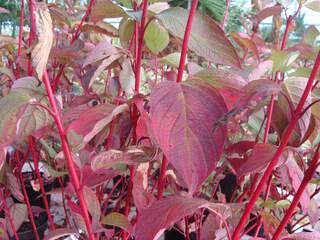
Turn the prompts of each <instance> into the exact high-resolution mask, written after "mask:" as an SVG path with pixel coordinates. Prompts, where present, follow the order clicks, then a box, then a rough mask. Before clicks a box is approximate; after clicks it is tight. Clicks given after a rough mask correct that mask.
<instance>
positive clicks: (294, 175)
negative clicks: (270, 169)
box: [285, 157, 310, 213]
mask: <svg viewBox="0 0 320 240" xmlns="http://www.w3.org/2000/svg"><path fill="white" fill-rule="evenodd" d="M285 166H286V169H287V171H288V175H289V178H290V180H291V185H292V187H293V189H294V190H295V192H297V191H298V189H299V187H300V184H301V182H302V179H303V177H304V173H303V171H302V170H301V168H300V167H299V165H298V164H297V162H296V161H295V159H294V158H293V157H291V158H289V160H288V161H287V162H286V163H285ZM300 204H301V207H302V210H303V212H304V213H307V212H308V209H309V205H310V197H309V192H308V188H305V190H304V191H303V193H302V195H301V198H300Z"/></svg>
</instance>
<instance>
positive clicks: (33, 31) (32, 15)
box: [28, 0, 36, 76]
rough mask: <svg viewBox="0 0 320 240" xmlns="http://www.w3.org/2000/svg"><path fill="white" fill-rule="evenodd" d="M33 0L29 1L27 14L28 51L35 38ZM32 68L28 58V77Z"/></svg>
mask: <svg viewBox="0 0 320 240" xmlns="http://www.w3.org/2000/svg"><path fill="white" fill-rule="evenodd" d="M34 4H35V3H34V0H29V14H30V34H29V49H31V47H32V44H33V41H34V39H35V37H36V19H35V5H34ZM32 73H33V67H32V62H31V59H30V58H28V75H29V76H32Z"/></svg>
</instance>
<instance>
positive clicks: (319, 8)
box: [304, 0, 320, 12]
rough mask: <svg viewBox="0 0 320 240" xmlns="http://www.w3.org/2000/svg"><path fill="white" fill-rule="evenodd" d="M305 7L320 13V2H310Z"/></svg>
mask: <svg viewBox="0 0 320 240" xmlns="http://www.w3.org/2000/svg"><path fill="white" fill-rule="evenodd" d="M304 6H305V7H306V8H309V9H311V10H313V11H316V12H320V0H314V1H308V2H307V3H306V4H305V5H304Z"/></svg>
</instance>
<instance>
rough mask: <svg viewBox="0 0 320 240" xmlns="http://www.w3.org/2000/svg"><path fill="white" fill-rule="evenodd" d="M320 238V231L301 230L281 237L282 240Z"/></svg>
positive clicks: (313, 239) (311, 239)
mask: <svg viewBox="0 0 320 240" xmlns="http://www.w3.org/2000/svg"><path fill="white" fill-rule="evenodd" d="M316 239H320V232H299V233H293V234H290V235H288V236H285V237H283V238H281V240H316Z"/></svg>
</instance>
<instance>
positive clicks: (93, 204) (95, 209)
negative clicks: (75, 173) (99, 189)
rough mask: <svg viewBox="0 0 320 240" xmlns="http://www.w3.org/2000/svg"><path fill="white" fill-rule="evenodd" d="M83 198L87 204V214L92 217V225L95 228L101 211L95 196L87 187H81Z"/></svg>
mask: <svg viewBox="0 0 320 240" xmlns="http://www.w3.org/2000/svg"><path fill="white" fill-rule="evenodd" d="M83 196H84V200H85V201H86V203H87V206H88V210H89V213H90V215H91V217H92V225H93V226H97V224H98V223H99V222H100V217H101V209H100V203H99V200H98V198H97V196H96V194H95V193H94V192H93V191H92V190H91V189H90V188H88V187H87V186H83Z"/></svg>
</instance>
